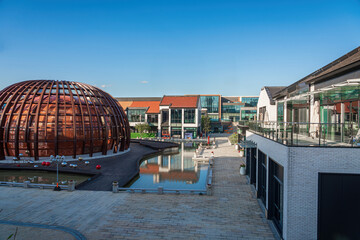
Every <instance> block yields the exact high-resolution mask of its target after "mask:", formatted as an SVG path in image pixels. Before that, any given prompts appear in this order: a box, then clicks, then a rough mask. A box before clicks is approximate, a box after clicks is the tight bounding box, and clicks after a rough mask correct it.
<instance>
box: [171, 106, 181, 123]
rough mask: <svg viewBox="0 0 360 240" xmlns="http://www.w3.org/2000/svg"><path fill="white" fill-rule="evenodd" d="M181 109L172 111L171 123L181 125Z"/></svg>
mask: <svg viewBox="0 0 360 240" xmlns="http://www.w3.org/2000/svg"><path fill="white" fill-rule="evenodd" d="M181 112H182V110H181V109H171V123H181Z"/></svg>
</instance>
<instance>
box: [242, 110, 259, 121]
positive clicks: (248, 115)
mask: <svg viewBox="0 0 360 240" xmlns="http://www.w3.org/2000/svg"><path fill="white" fill-rule="evenodd" d="M255 116H256V110H242V111H241V120H254V118H255Z"/></svg>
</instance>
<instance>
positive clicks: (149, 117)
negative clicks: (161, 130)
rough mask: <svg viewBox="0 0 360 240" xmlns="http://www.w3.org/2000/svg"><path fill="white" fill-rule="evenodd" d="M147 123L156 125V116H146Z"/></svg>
mask: <svg viewBox="0 0 360 240" xmlns="http://www.w3.org/2000/svg"><path fill="white" fill-rule="evenodd" d="M147 119H148V123H158V120H159V117H158V115H157V114H148V117H147Z"/></svg>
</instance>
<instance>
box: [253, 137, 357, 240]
mask: <svg viewBox="0 0 360 240" xmlns="http://www.w3.org/2000/svg"><path fill="white" fill-rule="evenodd" d="M247 140H252V141H254V142H256V143H257V147H258V150H261V151H262V152H264V153H265V154H266V155H267V157H268V158H269V157H270V158H271V159H273V160H274V161H275V162H277V163H278V164H280V165H281V166H283V167H284V207H283V211H284V219H283V220H284V223H283V238H284V239H316V238H317V214H318V175H319V173H356V174H360V148H333V147H331V148H329V147H328V148H321V147H287V146H284V145H282V144H279V143H277V142H275V141H272V140H269V139H266V138H264V137H261V136H259V135H257V134H253V133H251V132H247ZM268 162H269V161H268ZM267 169H269V168H267ZM268 186H269V185H268V184H267V187H268ZM267 199H268V198H267ZM266 207H267V208H268V203H267V204H266Z"/></svg>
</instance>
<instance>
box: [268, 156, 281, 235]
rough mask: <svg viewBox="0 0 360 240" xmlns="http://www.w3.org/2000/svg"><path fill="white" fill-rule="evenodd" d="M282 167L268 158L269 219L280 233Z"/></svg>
mask: <svg viewBox="0 0 360 240" xmlns="http://www.w3.org/2000/svg"><path fill="white" fill-rule="evenodd" d="M283 182H284V167H282V166H281V165H279V164H277V163H276V162H275V161H274V160H272V159H271V158H269V219H271V220H272V221H273V222H274V224H275V226H276V228H277V230H278V231H279V233H280V235H282V230H283V205H284V200H283V199H284V187H283Z"/></svg>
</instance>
